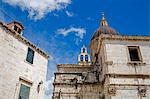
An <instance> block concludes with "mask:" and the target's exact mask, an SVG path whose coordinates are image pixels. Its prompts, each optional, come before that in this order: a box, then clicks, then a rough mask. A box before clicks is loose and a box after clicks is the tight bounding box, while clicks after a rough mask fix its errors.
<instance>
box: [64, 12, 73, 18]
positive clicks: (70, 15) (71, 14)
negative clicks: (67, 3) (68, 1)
mask: <svg viewBox="0 0 150 99" xmlns="http://www.w3.org/2000/svg"><path fill="white" fill-rule="evenodd" d="M65 12H66V14H67V16H68V17H73V15H74V14H73V13H72V12H69V11H65Z"/></svg>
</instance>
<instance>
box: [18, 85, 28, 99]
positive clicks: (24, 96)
mask: <svg viewBox="0 0 150 99" xmlns="http://www.w3.org/2000/svg"><path fill="white" fill-rule="evenodd" d="M29 94H30V87H29V86H26V85H24V84H21V86H20V91H19V97H18V99H29Z"/></svg>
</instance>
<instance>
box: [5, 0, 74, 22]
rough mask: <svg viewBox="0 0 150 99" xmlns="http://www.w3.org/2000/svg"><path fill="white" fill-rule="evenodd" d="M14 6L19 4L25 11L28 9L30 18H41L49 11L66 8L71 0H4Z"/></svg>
mask: <svg viewBox="0 0 150 99" xmlns="http://www.w3.org/2000/svg"><path fill="white" fill-rule="evenodd" d="M2 1H3V2H5V3H8V4H10V5H12V6H19V7H20V8H21V9H22V10H23V11H24V10H27V11H28V13H29V15H28V17H29V18H30V19H34V20H39V19H41V18H43V17H44V16H45V15H46V14H47V13H49V12H52V11H55V10H61V9H65V8H66V7H67V6H68V5H69V4H71V0H2Z"/></svg>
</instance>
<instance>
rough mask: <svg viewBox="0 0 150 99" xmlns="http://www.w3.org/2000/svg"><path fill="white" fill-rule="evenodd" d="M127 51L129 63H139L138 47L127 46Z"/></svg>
mask: <svg viewBox="0 0 150 99" xmlns="http://www.w3.org/2000/svg"><path fill="white" fill-rule="evenodd" d="M128 50H129V55H130V60H131V61H141V57H140V49H139V47H138V46H128Z"/></svg>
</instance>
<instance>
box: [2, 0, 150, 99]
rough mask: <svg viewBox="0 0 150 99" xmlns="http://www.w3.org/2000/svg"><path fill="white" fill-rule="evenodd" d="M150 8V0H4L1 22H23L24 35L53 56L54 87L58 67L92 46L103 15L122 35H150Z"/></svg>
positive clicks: (50, 72)
mask: <svg viewBox="0 0 150 99" xmlns="http://www.w3.org/2000/svg"><path fill="white" fill-rule="evenodd" d="M149 6H150V1H149V0H0V20H2V21H4V22H6V23H8V22H11V21H13V20H18V21H19V22H21V23H22V24H23V25H24V27H25V30H24V34H23V36H25V37H26V38H27V39H28V40H30V41H31V42H33V43H34V44H36V45H37V46H39V47H40V48H42V49H43V50H45V51H46V52H47V53H48V54H49V55H50V56H51V57H52V58H51V59H50V60H49V64H48V73H47V80H48V85H49V86H50V83H51V79H52V77H53V73H54V72H55V71H56V64H59V63H77V55H78V53H79V51H80V48H81V46H82V45H83V44H84V45H85V46H87V47H88V46H89V43H90V39H91V37H92V35H93V33H94V31H95V30H96V29H97V28H98V27H99V21H100V19H101V12H105V16H106V18H107V20H108V23H109V26H111V27H113V28H114V29H116V30H117V31H118V32H120V34H122V35H147V36H150V29H149V27H150V24H149V23H150V7H149ZM4 12H5V14H4ZM6 13H7V14H6ZM50 91H51V89H47V93H46V95H47V96H49V94H50Z"/></svg>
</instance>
